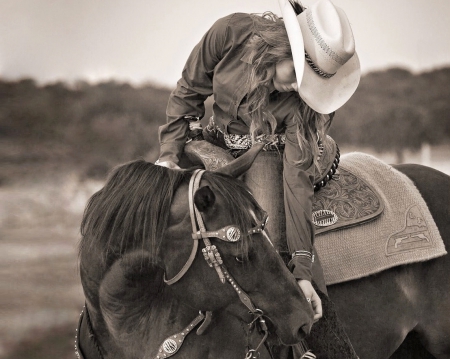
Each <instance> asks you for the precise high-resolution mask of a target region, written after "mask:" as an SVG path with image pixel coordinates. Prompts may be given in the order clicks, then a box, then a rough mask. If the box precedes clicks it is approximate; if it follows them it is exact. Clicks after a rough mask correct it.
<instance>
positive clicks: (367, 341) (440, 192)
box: [187, 141, 450, 359]
mask: <svg viewBox="0 0 450 359" xmlns="http://www.w3.org/2000/svg"><path fill="white" fill-rule="evenodd" d="M200 142H201V143H200V144H196V145H195V147H194V146H193V145H192V146H188V147H187V154H188V155H189V160H190V161H191V162H192V163H196V164H202V165H204V166H205V167H207V168H211V169H216V170H217V169H219V168H220V167H221V166H223V165H226V164H228V163H229V162H230V161H232V160H233V159H232V158H231V157H230V156H228V155H227V154H226V153H224V152H223V151H222V150H221V149H220V148H217V147H213V146H210V145H208V144H207V143H206V141H200ZM338 152H339V151H338ZM331 155H332V156H331V157H333V156H334V154H333V153H331ZM324 156H325V155H324ZM332 163H333V161H330V166H328V167H324V168H325V170H324V173H325V174H326V173H327V171H328V174H331V175H332V174H333V173H334V172H335V167H336V166H333V165H332ZM337 163H338V161H336V160H335V162H334V164H335V165H337ZM364 166H365V165H362V167H363V168H362V169H363V170H364ZM393 167H394V168H395V169H396V170H398V171H399V172H401V173H403V174H404V175H406V176H407V177H408V178H409V179H410V180H411V181H412V182H413V183H414V184H415V186H416V188H417V189H418V191H419V192H420V194H421V195H422V197H423V199H424V201H425V203H426V204H427V206H428V208H429V210H430V212H431V215H432V217H433V219H434V221H435V223H436V225H437V227H438V229H439V232H440V234H441V237H442V238H443V241H444V244H445V246H446V248H447V250H448V249H449V248H450V177H449V176H448V175H446V174H444V173H442V172H440V171H437V170H435V169H432V168H430V167H426V166H422V165H417V164H401V165H394V166H393ZM366 170H368V168H366ZM330 171H331V172H330ZM321 176H322V175H321ZM320 178H321V177H320V176H319V180H318V181H317V184H318V185H316V188H317V190H318V191H319V192H320V188H321V187H322V186H324V184H325V183H324V181H320ZM328 178H329V177H328ZM266 209H267V208H266ZM275 212H276V211H275ZM448 273H450V259H449V256H448V255H445V256H442V257H438V258H435V259H432V260H428V261H424V262H416V263H412V264H406V265H402V266H397V267H393V268H390V269H387V270H384V271H382V272H380V273H378V274H373V275H370V276H367V277H363V278H359V279H355V280H351V281H347V282H343V283H338V284H334V285H330V286H327V290H328V295H329V298H330V299H331V301H332V303H333V305H334V307H335V309H336V311H337V313H338V317H339V319H340V321H341V322H342V323H343V325H344V328H345V330H346V333H347V335H348V337H349V339H350V341H351V343H352V345H353V347H354V349H355V351H356V353H357V354H358V356H359V357H360V358H361V359H388V358H392V359H405V358H408V359H415V358H417V359H419V358H421V359H429V358H430V359H431V358H437V359H449V358H450V315H448V313H450V300H449V297H448V294H449V293H450V276H448ZM313 333H314V328H313ZM316 339H317V338H315V337H314V336H313V335H311V336H309V337H308V338H307V341H308V344H310V347H311V348H313V349H314V350H313V352H314V353H315V354H316V355H317V358H319V359H320V358H326V355H325V354H324V352H323V351H322V349H321V348H322V347H323V343H320V342H318V340H316Z"/></svg>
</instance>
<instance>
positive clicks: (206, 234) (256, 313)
mask: <svg viewBox="0 0 450 359" xmlns="http://www.w3.org/2000/svg"><path fill="white" fill-rule="evenodd" d="M204 172H205V171H204V170H195V171H194V173H193V174H192V177H191V179H190V182H189V211H190V216H191V223H192V239H193V240H194V243H193V248H192V251H191V254H190V256H189V258H188V260H187V261H186V263H185V264H184V265H183V267H182V268H181V270H180V271H179V272H178V273H177V274H176V275H175V276H174V277H173V278H171V279H166V278H165V277H164V282H165V283H166V284H167V285H172V284H174V283H176V282H178V281H179V280H180V279H181V278H182V277H183V276H184V275H185V274H186V272H187V271H188V270H189V268H190V267H191V265H192V263H193V262H194V260H195V257H196V254H197V249H198V245H199V243H198V242H199V240H200V239H203V242H204V244H205V248H203V249H202V253H203V257H204V258H205V260H206V262H207V263H208V265H209V266H210V267H211V268H214V269H215V270H216V272H217V274H218V276H219V279H220V281H221V282H222V283H226V281H228V283H230V284H231V286H232V287H233V289H234V290H235V291H236V293H237V294H238V296H239V299H240V300H241V302H242V303H243V304H244V305H245V306H246V307H247V308H248V310H249V311H250V313H251V314H252V315H253V317H254V318H253V320H252V321H251V322H250V323H249V326H251V327H252V326H253V325H254V324H255V323H258V324H259V328H260V330H261V331H262V332H263V333H264V336H263V338H262V340H261V342H260V343H259V344H258V346H257V347H256V348H255V349H250V348H247V352H246V355H245V359H252V358H257V357H258V350H259V348H260V347H261V345H262V344H263V343H264V342H265V341H266V339H267V337H268V335H269V332H268V328H267V325H266V322H265V320H264V318H263V317H264V312H263V311H262V310H261V309H258V308H256V307H255V305H254V304H253V303H252V301H251V299H250V297H249V296H248V294H247V293H246V292H245V291H244V290H243V289H242V288H241V287H240V286H239V284H238V283H237V282H236V280H235V279H234V278H233V276H232V275H231V274H230V273H229V272H228V270H227V269H226V267H225V265H224V263H223V261H222V258H221V256H220V253H219V250H218V249H217V247H216V246H215V245H213V244H211V242H210V240H209V239H210V238H219V239H221V240H223V241H225V242H231V243H235V242H238V241H239V240H240V239H241V234H242V233H241V230H240V229H239V228H238V227H237V226H235V225H229V226H225V227H223V228H221V229H219V230H216V231H206V227H205V225H204V222H203V218H202V215H201V213H200V211H199V210H198V209H197V207H196V206H195V203H194V194H195V192H196V191H197V190H198V188H199V186H200V181H201V178H202V175H203V173H204ZM267 219H268V218H267V216H265V218H264V219H263V221H261V222H259V223H257V225H256V226H255V227H253V228H251V229H250V230H248V231H247V232H246V234H247V235H252V234H256V233H262V232H263V230H264V228H265V226H266V224H267ZM210 317H211V313H210V312H206V314H203V313H202V312H200V313H199V315H198V316H197V317H196V318H195V319H194V320H193V321H192V322H191V323H189V325H188V326H187V327H186V328H185V329H184V330H183V331H182V332H180V333H177V334H174V335H172V336H170V337H169V338H167V339H166V340H164V342H163V343H162V344H161V346H160V347H159V350H158V355H157V356H156V357H155V359H161V358H168V357H170V356H172V355H174V354H176V352H177V351H178V350H179V349H180V347H181V345H182V343H183V341H184V338H185V337H186V335H187V334H188V333H189V332H190V331H191V330H192V329H193V328H194V327H195V326H196V325H198V324H199V323H200V322H202V321H203V324H202V325H201V327H200V328H199V330H200V331H203V329H202V327H204V326H206V325H207V324H208V321H210ZM197 332H198V331H197Z"/></svg>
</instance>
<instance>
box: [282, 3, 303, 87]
mask: <svg viewBox="0 0 450 359" xmlns="http://www.w3.org/2000/svg"><path fill="white" fill-rule="evenodd" d="M278 3H279V5H280V9H281V16H282V17H283V21H284V26H285V27H286V32H287V35H288V38H289V43H290V44H296V46H292V45H291V52H292V58H293V60H294V68H295V76H296V79H297V86H298V88H300V85H301V83H302V78H303V74H304V68H305V50H304V48H305V45H304V43H303V35H302V31H301V29H300V25H299V23H298V21H297V15H296V14H295V11H294V9H293V8H292V5H291V4H290V3H289V1H288V0H278Z"/></svg>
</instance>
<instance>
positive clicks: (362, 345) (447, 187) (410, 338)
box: [328, 164, 450, 359]
mask: <svg viewBox="0 0 450 359" xmlns="http://www.w3.org/2000/svg"><path fill="white" fill-rule="evenodd" d="M394 167H395V168H396V169H397V170H399V171H400V172H402V173H404V174H405V175H406V176H408V177H409V178H410V179H411V180H412V181H413V182H414V184H415V185H416V187H417V189H418V190H419V192H420V193H421V195H422V196H423V198H424V200H425V202H426V203H427V205H428V208H429V210H430V212H431V214H432V216H433V218H434V220H435V223H436V225H437V227H438V229H439V231H440V234H441V236H442V238H443V240H444V243H445V246H446V248H447V251H448V250H449V249H450V177H449V176H447V175H446V174H444V173H442V172H439V171H437V170H434V169H431V168H429V167H425V166H421V165H414V164H404V165H397V166H394ZM328 293H329V296H330V298H331V299H332V301H333V302H334V303H335V305H336V307H337V312H338V314H339V317H340V319H341V320H342V321H343V322H344V324H345V329H346V331H347V334H348V336H349V338H350V340H351V342H352V344H353V346H354V348H355V350H356V352H357V353H358V355H359V356H360V358H361V359H386V358H389V357H392V358H398V359H413V358H417V359H419V358H421V359H426V358H438V359H448V358H450V299H449V298H450V258H449V255H448V254H447V255H445V256H443V257H439V258H436V259H432V260H429V261H425V262H419V263H414V264H409V265H404V266H399V267H395V268H392V269H389V270H386V271H383V272H381V273H379V274H376V275H372V276H369V277H365V278H362V279H358V280H353V281H349V282H345V283H340V284H336V285H332V286H330V287H328Z"/></svg>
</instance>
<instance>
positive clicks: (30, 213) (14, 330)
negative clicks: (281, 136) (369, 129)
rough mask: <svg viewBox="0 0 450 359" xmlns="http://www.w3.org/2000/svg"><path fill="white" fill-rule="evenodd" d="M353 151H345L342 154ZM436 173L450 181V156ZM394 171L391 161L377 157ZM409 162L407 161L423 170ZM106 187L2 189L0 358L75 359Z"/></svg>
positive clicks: (66, 182) (67, 184) (43, 183)
mask: <svg viewBox="0 0 450 359" xmlns="http://www.w3.org/2000/svg"><path fill="white" fill-rule="evenodd" d="M351 150H352V149H343V151H342V152H347V151H351ZM440 151H441V152H439V153H438V154H437V152H433V154H432V156H431V163H430V165H431V166H433V167H436V168H437V169H439V170H441V171H443V172H446V173H448V174H450V162H449V158H450V150H449V149H448V148H447V149H445V148H444V149H442V150H440ZM372 154H373V155H375V156H377V157H379V158H382V159H383V160H385V161H386V162H389V163H391V162H392V161H393V157H392V156H391V155H389V154H374V153H372ZM415 156H416V157H412V156H409V157H407V158H406V159H407V161H410V162H416V163H420V161H421V158H420V156H418V155H417V154H416V155H415ZM100 186H101V182H92V181H83V180H81V179H80V178H79V176H78V175H77V174H76V173H73V172H71V171H66V172H64V173H59V174H58V175H57V176H55V174H54V173H49V172H47V171H34V172H33V176H32V178H31V179H30V178H25V179H24V178H18V179H17V180H16V181H14V183H8V184H4V185H3V186H0V278H1V280H0V318H1V320H0V358H1V359H19V358H20V359H41V358H42V359H44V358H58V359H66V358H67V359H68V358H74V351H73V341H74V335H75V328H76V325H77V321H78V317H79V313H80V311H81V308H82V306H83V302H84V299H83V293H82V290H81V285H80V281H79V278H78V271H77V244H78V240H79V228H78V226H79V224H80V220H81V215H82V211H83V209H84V206H85V204H86V201H87V199H88V198H89V196H90V195H91V194H93V193H94V192H95V191H96V190H97V189H98V188H99V187H100Z"/></svg>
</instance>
